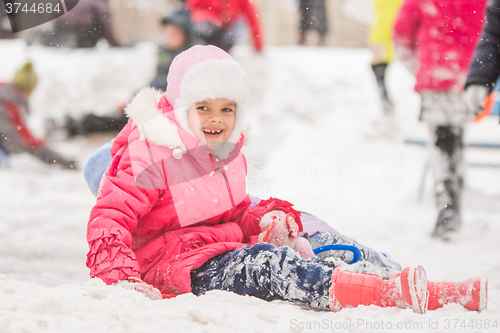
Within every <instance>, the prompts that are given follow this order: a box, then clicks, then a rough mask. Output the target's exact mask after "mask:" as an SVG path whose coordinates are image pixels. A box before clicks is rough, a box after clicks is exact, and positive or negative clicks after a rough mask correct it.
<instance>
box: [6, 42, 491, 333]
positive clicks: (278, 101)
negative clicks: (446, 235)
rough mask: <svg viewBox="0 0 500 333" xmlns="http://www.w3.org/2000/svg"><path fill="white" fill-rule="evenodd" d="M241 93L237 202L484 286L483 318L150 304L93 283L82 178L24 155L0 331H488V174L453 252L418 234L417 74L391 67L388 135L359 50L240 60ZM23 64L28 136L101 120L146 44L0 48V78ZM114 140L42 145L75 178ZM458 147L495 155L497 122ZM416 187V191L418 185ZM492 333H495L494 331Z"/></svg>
mask: <svg viewBox="0 0 500 333" xmlns="http://www.w3.org/2000/svg"><path fill="white" fill-rule="evenodd" d="M234 56H235V57H236V58H237V59H238V60H239V61H240V62H241V63H242V66H243V67H244V69H245V70H246V71H247V73H248V75H249V78H250V82H251V99H252V102H251V106H250V110H249V112H248V114H249V119H248V125H249V129H248V135H247V137H248V146H247V147H245V148H244V152H245V154H246V156H247V160H248V174H249V175H248V191H249V192H250V193H252V194H254V195H257V196H260V197H262V198H268V197H269V196H274V197H278V198H281V199H286V200H289V201H290V202H292V203H294V204H295V205H296V207H297V208H298V209H300V210H303V211H307V212H310V213H312V214H315V215H317V216H318V217H320V218H322V219H324V220H326V221H327V222H328V223H329V224H330V225H331V226H332V227H334V228H336V229H337V230H339V231H340V232H342V233H344V234H346V235H349V236H351V237H353V238H355V239H357V240H358V241H359V242H361V243H363V244H365V245H368V246H370V247H372V248H374V249H377V250H379V251H383V252H385V253H388V254H389V255H390V256H391V257H392V258H393V259H395V260H396V261H398V262H400V263H401V264H402V266H403V267H404V266H408V265H417V264H420V265H423V266H424V267H425V268H426V270H427V273H428V277H429V279H431V280H435V281H438V280H461V279H466V278H469V277H472V276H476V275H486V276H487V277H488V278H489V303H488V309H487V310H485V311H483V312H481V313H477V312H468V311H466V310H465V309H463V308H462V307H461V306H458V305H447V306H445V307H444V308H442V309H439V310H437V311H433V312H429V313H428V314H425V315H418V314H414V313H413V312H412V311H411V310H409V309H405V310H401V309H395V308H378V307H374V306H370V307H360V308H357V309H345V310H342V311H340V312H338V313H331V312H317V311H312V310H308V309H304V308H301V307H299V306H297V305H293V304H290V303H287V302H272V303H267V302H264V301H261V300H259V299H256V298H252V297H245V296H238V295H234V294H231V293H227V292H210V293H208V294H207V295H205V296H201V297H195V296H193V295H191V294H186V295H182V296H179V297H176V298H174V299H169V300H163V301H151V300H149V299H147V298H145V297H144V296H142V295H141V294H139V293H136V292H133V291H127V290H123V289H120V288H118V287H114V286H106V285H104V283H102V282H101V281H100V280H91V279H90V278H89V275H88V269H87V268H86V267H85V255H86V253H87V251H88V249H87V243H86V241H85V230H86V224H87V219H88V216H89V212H90V209H91V208H92V205H93V204H94V202H95V198H94V197H93V196H92V194H91V193H90V191H89V190H88V189H87V187H86V184H85V182H84V179H83V171H82V170H81V169H80V170H78V171H62V170H60V169H58V168H56V167H50V166H46V165H44V164H42V163H41V162H39V161H37V160H35V159H34V158H32V157H31V156H29V155H19V156H15V157H13V158H12V159H11V161H10V168H7V169H5V168H4V169H0V184H1V189H2V191H1V193H0V212H1V214H0V332H2V333H10V332H72V333H80V332H81V333H83V332H85V333H88V332H106V333H111V332H134V333H135V332H148V333H150V332H310V331H330V332H331V331H333V330H335V331H338V332H371V331H408V332H456V331H463V332H480V331H491V332H496V331H498V330H500V327H499V326H500V301H499V298H500V264H499V261H498V255H499V253H500V244H499V242H498V239H499V236H500V204H499V199H500V187H499V186H498V184H499V183H500V169H494V168H477V167H468V168H467V174H466V182H465V194H464V207H463V219H464V228H463V230H462V232H461V233H460V234H458V235H457V236H456V237H455V238H454V239H453V240H451V241H449V242H443V241H440V240H436V239H431V238H430V237H429V235H430V233H431V231H432V228H433V226H434V222H435V218H436V211H435V209H434V203H433V191H432V175H431V172H430V171H429V172H428V175H427V177H425V178H423V177H422V174H423V172H424V166H425V164H426V162H427V160H428V157H429V151H428V150H427V149H426V148H424V147H420V146H411V145H406V144H404V139H405V138H416V139H426V138H427V132H426V131H427V129H426V127H425V125H423V124H421V123H419V122H418V121H417V119H418V112H419V98H418V96H417V95H416V94H415V93H414V92H413V90H412V87H413V77H412V76H411V75H410V74H409V73H408V72H407V71H406V69H405V68H404V67H403V66H402V65H401V64H400V63H397V62H395V63H393V64H391V66H390V67H389V71H388V74H387V75H388V77H387V79H388V86H389V91H390V94H391V95H392V97H393V99H394V103H395V105H396V116H395V119H394V121H393V126H392V127H390V128H389V130H386V131H384V130H383V129H384V124H385V121H384V119H383V117H382V110H381V105H380V102H379V100H378V98H377V97H378V94H377V88H376V83H375V79H374V77H373V74H372V72H371V68H370V61H371V53H370V51H369V50H365V49H338V48H313V47H279V48H278V47H276V48H268V49H266V50H265V51H264V52H263V53H262V54H254V53H253V52H252V51H251V50H249V49H246V48H240V49H236V50H235V51H234ZM28 58H29V59H32V60H33V62H34V64H35V68H36V70H37V72H38V75H39V87H38V88H37V90H36V91H35V93H34V94H33V96H32V100H31V107H32V116H31V118H30V125H31V127H32V128H33V129H34V130H35V132H36V133H37V134H38V135H44V134H45V133H44V127H43V119H44V118H45V117H49V116H55V117H61V116H63V115H64V114H71V115H74V116H77V115H79V114H82V113H84V112H88V111H95V112H98V113H106V112H109V111H111V110H113V108H114V107H115V105H116V104H118V103H120V102H121V101H123V100H125V99H127V98H128V97H129V96H130V95H131V94H133V93H134V92H135V91H136V90H137V89H139V88H141V87H142V86H143V85H145V84H147V82H148V80H149V78H150V77H151V76H152V75H153V72H154V68H155V46H154V45H152V44H139V45H136V46H135V47H133V48H126V49H119V48H107V47H101V46H100V47H98V48H97V49H93V50H64V49H49V48H43V47H27V46H26V45H25V44H24V43H23V42H22V41H0V63H1V64H2V65H1V66H0V81H8V80H9V79H10V78H11V77H12V75H13V73H14V72H15V69H16V68H18V67H19V66H20V65H22V63H23V62H24V61H25V60H27V59H28ZM111 138H112V136H110V135H94V136H91V137H86V138H84V137H78V138H74V139H64V136H62V135H60V134H58V133H55V134H53V135H51V136H50V139H49V143H50V144H51V145H52V146H53V147H54V148H55V149H58V150H59V151H61V152H63V153H65V154H66V155H67V156H69V157H72V158H75V159H76V160H77V161H78V163H79V164H80V166H83V165H84V164H85V162H86V160H87V159H88V158H89V156H91V154H92V152H93V151H94V150H95V149H96V148H98V147H99V146H100V145H101V144H103V143H105V142H107V141H108V140H110V139H111ZM467 141H487V142H497V143H500V125H498V119H493V118H491V119H486V120H484V121H482V122H480V123H477V124H471V125H470V126H469V127H468V129H467ZM466 158H467V161H468V162H469V163H497V164H498V163H500V151H499V150H494V149H479V148H470V149H467V156H466ZM422 179H423V185H424V187H423V192H422V193H423V195H422V197H421V200H419V188H420V186H421V183H422ZM495 325H496V326H495Z"/></svg>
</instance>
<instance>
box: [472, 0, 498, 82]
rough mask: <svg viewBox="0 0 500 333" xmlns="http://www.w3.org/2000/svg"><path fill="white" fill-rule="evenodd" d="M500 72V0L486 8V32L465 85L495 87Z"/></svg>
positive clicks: (495, 0) (493, 1) (480, 41)
mask: <svg viewBox="0 0 500 333" xmlns="http://www.w3.org/2000/svg"><path fill="white" fill-rule="evenodd" d="M499 74H500V0H492V1H490V3H489V5H488V7H487V9H486V24H485V26H484V32H483V35H482V36H481V39H480V40H479V43H478V45H477V48H476V52H475V54H474V58H473V60H472V63H471V66H470V69H469V75H468V77H467V81H466V83H465V87H467V86H469V85H471V84H480V85H485V86H487V87H490V88H491V87H493V86H494V84H495V82H496V81H497V79H498V76H499Z"/></svg>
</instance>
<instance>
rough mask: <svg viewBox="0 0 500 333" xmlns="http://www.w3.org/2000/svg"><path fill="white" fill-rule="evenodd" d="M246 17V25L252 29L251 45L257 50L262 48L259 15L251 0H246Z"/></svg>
mask: <svg viewBox="0 0 500 333" xmlns="http://www.w3.org/2000/svg"><path fill="white" fill-rule="evenodd" d="M245 13H246V17H247V20H248V25H249V26H250V30H251V31H252V39H253V46H254V48H255V49H256V50H257V51H260V50H262V47H263V44H264V43H263V41H262V29H261V27H260V17H259V13H258V11H257V8H256V7H255V5H254V3H253V1H252V0H248V2H247V5H246V10H245Z"/></svg>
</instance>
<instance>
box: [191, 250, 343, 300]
mask: <svg viewBox="0 0 500 333" xmlns="http://www.w3.org/2000/svg"><path fill="white" fill-rule="evenodd" d="M334 268H335V265H334V264H333V263H329V262H327V261H325V260H322V259H320V258H317V257H315V258H313V259H311V260H305V259H303V258H302V257H300V255H299V254H298V253H297V252H296V251H294V250H293V249H291V248H290V247H287V246H285V247H280V248H277V247H275V246H273V245H270V244H267V243H259V244H256V245H254V246H246V247H243V248H241V249H237V250H235V251H232V252H229V253H227V254H224V255H220V256H218V257H215V258H212V259H210V260H209V261H207V262H206V263H205V264H204V265H203V266H201V267H200V268H198V269H196V270H193V271H192V272H191V287H192V291H193V293H194V294H196V295H200V294H204V293H205V292H206V291H210V290H225V291H231V292H234V293H236V294H239V295H250V296H255V297H257V298H260V299H263V300H266V301H272V300H287V301H292V302H297V303H300V304H303V305H308V306H310V307H312V308H315V309H321V310H328V309H329V305H328V302H329V298H330V294H329V293H330V291H329V289H330V286H331V276H332V272H333V269H334Z"/></svg>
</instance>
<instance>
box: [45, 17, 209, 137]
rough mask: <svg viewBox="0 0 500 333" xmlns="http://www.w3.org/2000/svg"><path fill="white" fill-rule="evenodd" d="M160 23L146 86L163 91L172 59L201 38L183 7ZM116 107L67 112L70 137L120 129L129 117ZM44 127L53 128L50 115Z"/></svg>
mask: <svg viewBox="0 0 500 333" xmlns="http://www.w3.org/2000/svg"><path fill="white" fill-rule="evenodd" d="M161 25H162V41H161V43H160V45H159V46H158V61H157V65H156V75H155V77H154V78H153V79H152V80H151V82H150V83H149V86H151V87H153V88H156V89H158V90H162V91H165V90H166V89H167V75H168V69H169V67H170V64H171V63H172V60H173V59H174V58H175V57H176V56H177V55H178V54H179V53H181V52H182V51H184V50H187V49H188V48H190V47H191V46H193V45H195V44H202V41H201V40H199V39H197V38H196V37H195V33H194V30H193V24H192V23H191V18H190V15H189V12H188V11H187V10H186V9H180V10H178V11H175V12H173V13H171V14H169V15H166V16H164V17H163V18H162V19H161ZM124 104H125V103H124ZM117 111H118V112H117V113H116V114H111V115H105V116H102V115H95V114H93V113H88V114H85V115H83V117H80V118H75V117H72V116H70V115H67V116H66V117H65V122H64V128H65V130H66V131H67V133H68V135H69V136H70V137H72V136H76V135H87V134H92V133H97V132H99V133H103V132H119V131H120V130H121V129H122V128H123V126H125V125H126V124H127V121H128V119H127V117H126V116H125V113H123V106H119V107H118V110H117ZM47 127H48V128H50V129H54V128H56V127H57V126H56V124H55V123H54V121H53V120H51V119H49V120H48V125H47Z"/></svg>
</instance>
